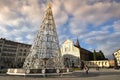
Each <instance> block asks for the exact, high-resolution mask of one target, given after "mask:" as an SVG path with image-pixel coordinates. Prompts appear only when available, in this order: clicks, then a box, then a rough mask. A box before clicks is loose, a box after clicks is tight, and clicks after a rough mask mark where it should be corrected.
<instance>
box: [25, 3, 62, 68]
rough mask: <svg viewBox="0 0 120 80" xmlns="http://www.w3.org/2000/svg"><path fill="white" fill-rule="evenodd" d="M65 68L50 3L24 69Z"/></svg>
mask: <svg viewBox="0 0 120 80" xmlns="http://www.w3.org/2000/svg"><path fill="white" fill-rule="evenodd" d="M63 67H64V66H63V61H62V56H61V52H60V47H59V41H58V36H57V32H56V26H55V22H54V18H53V14H52V9H51V4H50V3H49V4H48V7H47V10H46V12H45V17H44V19H43V21H42V25H41V26H40V28H39V30H38V32H37V34H36V36H35V39H34V42H33V45H32V47H31V50H30V53H29V55H28V56H27V57H26V60H25V62H24V65H23V68H24V69H62V68H63Z"/></svg>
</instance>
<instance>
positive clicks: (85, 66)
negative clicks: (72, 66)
mask: <svg viewBox="0 0 120 80" xmlns="http://www.w3.org/2000/svg"><path fill="white" fill-rule="evenodd" d="M84 69H85V71H86V74H88V71H89V67H88V66H87V65H86V64H85V65H84Z"/></svg>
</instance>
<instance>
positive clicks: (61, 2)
mask: <svg viewBox="0 0 120 80" xmlns="http://www.w3.org/2000/svg"><path fill="white" fill-rule="evenodd" d="M47 1H48V0H47ZM47 1H46V0H16V1H14V2H13V1H12V0H0V35H1V37H5V38H8V39H12V40H16V41H22V42H26V43H31V42H32V40H31V39H33V35H34V34H33V33H35V32H36V31H37V29H38V28H39V26H40V24H41V21H42V19H43V14H44V12H45V9H46V2H47ZM52 4H53V5H52V7H53V9H52V10H53V14H54V18H55V22H56V27H57V30H58V34H59V39H60V43H62V41H63V40H64V39H66V38H69V37H71V36H73V38H74V37H77V36H78V37H79V39H82V40H83V41H84V42H85V43H87V44H89V45H94V44H95V45H97V49H102V50H103V51H104V52H105V53H106V54H110V53H111V52H113V51H114V50H115V49H116V48H119V47H120V46H119V45H118V44H119V42H118V41H119V40H120V38H119V36H120V33H119V32H120V31H119V30H120V20H118V21H116V22H114V21H113V22H114V23H113V24H112V23H111V24H112V25H105V26H100V25H102V24H103V23H105V22H107V21H108V20H112V19H115V20H117V19H119V18H120V10H119V7H120V3H119V2H116V1H115V0H52ZM89 24H92V25H95V26H89ZM63 25H64V26H63ZM96 27H97V28H98V29H99V30H96V29H95V28H96ZM89 28H94V29H95V30H89ZM112 28H113V29H114V30H113V32H112V31H110V29H112ZM66 33H67V34H66ZM109 49H110V50H109ZM112 49H113V50H112Z"/></svg>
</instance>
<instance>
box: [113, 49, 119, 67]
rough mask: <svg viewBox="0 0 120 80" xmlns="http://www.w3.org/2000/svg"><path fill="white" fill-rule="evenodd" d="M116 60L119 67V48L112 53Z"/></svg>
mask: <svg viewBox="0 0 120 80" xmlns="http://www.w3.org/2000/svg"><path fill="white" fill-rule="evenodd" d="M113 54H114V56H115V59H116V61H117V65H118V66H119V67H120V49H119V50H117V51H116V52H114V53H113Z"/></svg>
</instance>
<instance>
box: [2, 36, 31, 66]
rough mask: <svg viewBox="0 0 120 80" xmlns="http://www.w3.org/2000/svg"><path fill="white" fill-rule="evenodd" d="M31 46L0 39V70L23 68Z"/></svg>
mask: <svg viewBox="0 0 120 80" xmlns="http://www.w3.org/2000/svg"><path fill="white" fill-rule="evenodd" d="M30 47H31V45H29V44H24V43H19V42H14V41H10V40H6V39H3V38H1V39H0V68H12V67H22V64H23V62H24V61H25V57H26V56H27V55H28V53H29V50H30Z"/></svg>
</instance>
